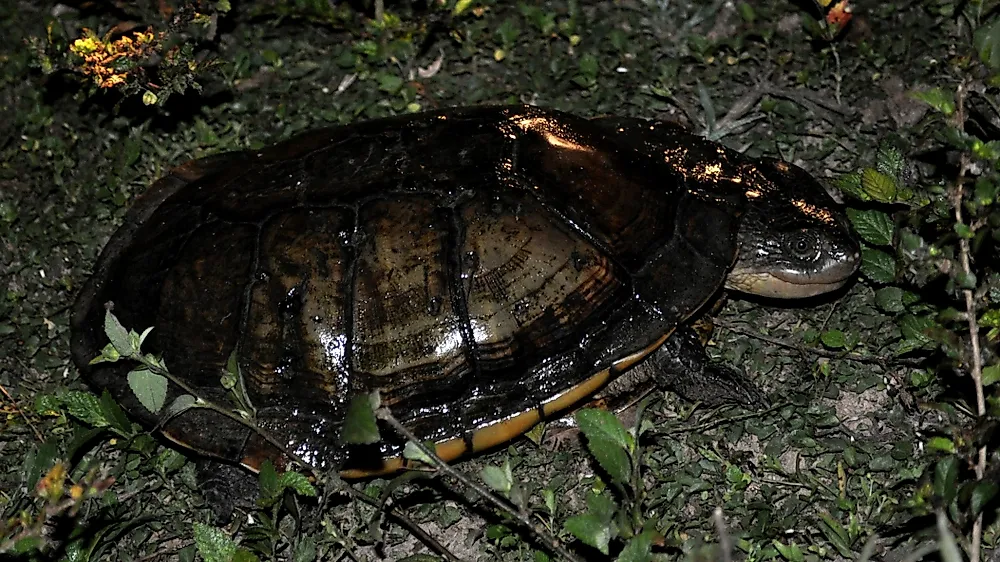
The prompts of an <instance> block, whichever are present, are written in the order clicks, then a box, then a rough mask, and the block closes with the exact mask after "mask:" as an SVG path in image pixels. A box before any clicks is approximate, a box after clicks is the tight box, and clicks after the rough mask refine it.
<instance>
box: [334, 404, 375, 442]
mask: <svg viewBox="0 0 1000 562" xmlns="http://www.w3.org/2000/svg"><path fill="white" fill-rule="evenodd" d="M376 407H377V406H376ZM381 439H382V436H381V434H379V431H378V422H377V421H376V419H375V408H373V407H372V399H371V397H370V396H369V395H368V394H359V395H357V396H355V397H354V398H351V402H350V404H348V406H347V415H346V417H345V418H344V425H343V428H342V429H341V430H340V441H341V443H345V444H349V445H371V444H372V443H378V442H379V441H380V440H381Z"/></svg>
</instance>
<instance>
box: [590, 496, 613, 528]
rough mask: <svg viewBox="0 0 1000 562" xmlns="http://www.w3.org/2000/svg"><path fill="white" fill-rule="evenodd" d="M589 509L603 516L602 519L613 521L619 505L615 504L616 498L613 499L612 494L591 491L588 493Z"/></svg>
mask: <svg viewBox="0 0 1000 562" xmlns="http://www.w3.org/2000/svg"><path fill="white" fill-rule="evenodd" d="M586 501H587V511H589V512H590V513H592V514H593V515H596V516H597V517H599V518H601V520H602V521H611V519H612V518H613V517H614V516H615V510H616V509H617V506H616V505H615V500H613V499H611V496H610V494H606V493H605V494H598V493H597V492H594V491H590V492H588V493H587V500H586Z"/></svg>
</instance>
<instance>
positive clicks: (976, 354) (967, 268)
mask: <svg viewBox="0 0 1000 562" xmlns="http://www.w3.org/2000/svg"><path fill="white" fill-rule="evenodd" d="M966 89H967V84H966V83H965V82H963V83H961V84H959V86H958V89H957V91H956V93H955V101H956V104H955V106H956V111H955V122H956V124H957V125H956V126H957V127H958V129H959V130H960V131H963V130H964V124H965V92H966ZM968 167H969V156H968V154H967V153H965V152H963V153H962V156H961V160H960V162H959V166H958V177H957V178H955V185H954V187H953V189H952V190H951V191H952V192H951V203H952V207H953V208H954V209H955V223H956V224H964V222H963V219H962V201H963V199H964V186H963V183H964V181H965V172H966V170H967V169H968ZM969 228H970V229H971V228H973V227H972V226H970V227H969ZM958 252H959V254H958V261H959V264H960V265H961V267H962V273H964V274H965V276H966V278H971V276H972V266H971V265H970V260H969V239H968V238H966V237H964V236H962V237H959V239H958ZM962 295H963V296H964V297H965V318H966V321H967V322H968V325H969V340H970V345H971V346H972V372H971V373H970V374H971V375H972V380H973V383H974V385H975V387H976V413H977V414H978V415H979V417H980V418H982V417H983V416H984V415H986V398H985V396H984V395H983V359H982V356H981V354H980V349H979V321H978V320H977V318H976V299H975V297H974V296H973V294H972V289H963V290H962ZM978 456H979V458H978V460H977V462H976V480H982V479H983V475H984V474H985V473H986V447H985V446H983V447H980V448H979V455H978ZM982 538H983V514H982V513H980V514H979V516H978V517H976V522H975V524H974V525H973V526H972V544H971V546H970V547H969V559H970V560H971V562H979V559H980V550H981V546H982Z"/></svg>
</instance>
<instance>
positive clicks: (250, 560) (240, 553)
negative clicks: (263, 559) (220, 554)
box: [233, 548, 260, 562]
mask: <svg viewBox="0 0 1000 562" xmlns="http://www.w3.org/2000/svg"><path fill="white" fill-rule="evenodd" d="M233 562H260V558H257V555H256V554H254V553H252V552H250V551H249V550H247V549H245V548H237V549H236V552H235V553H233Z"/></svg>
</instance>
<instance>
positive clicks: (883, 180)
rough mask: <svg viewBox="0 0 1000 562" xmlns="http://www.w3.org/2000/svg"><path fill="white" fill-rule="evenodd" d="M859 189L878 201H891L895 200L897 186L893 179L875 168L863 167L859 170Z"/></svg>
mask: <svg viewBox="0 0 1000 562" xmlns="http://www.w3.org/2000/svg"><path fill="white" fill-rule="evenodd" d="M861 189H863V190H864V192H865V194H867V195H868V196H869V197H871V198H872V199H874V200H875V201H878V202H879V203H893V202H895V201H896V192H897V190H898V186H897V185H896V180H895V179H893V178H891V177H889V176H887V175H885V174H883V173H882V172H880V171H878V170H876V169H875V168H865V169H864V170H862V172H861Z"/></svg>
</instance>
